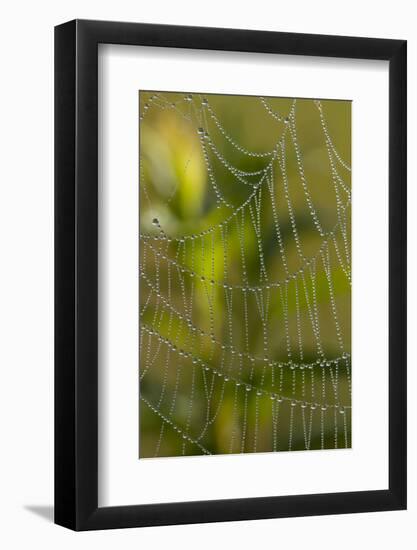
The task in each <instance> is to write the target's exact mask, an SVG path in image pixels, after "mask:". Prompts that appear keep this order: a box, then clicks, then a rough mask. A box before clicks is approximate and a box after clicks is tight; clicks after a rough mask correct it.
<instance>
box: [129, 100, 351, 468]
mask: <svg viewBox="0 0 417 550" xmlns="http://www.w3.org/2000/svg"><path fill="white" fill-rule="evenodd" d="M236 97H237V96H210V95H202V94H179V93H177V94H174V93H162V92H141V93H140V143H141V146H140V246H139V248H140V266H139V279H140V311H139V315H140V346H139V352H140V365H139V380H140V382H139V394H140V453H139V454H140V457H156V456H179V455H199V454H218V453H244V452H267V451H291V450H310V449H328V448H347V447H350V445H351V357H350V289H351V254H350V204H351V185H350V171H351V169H350V165H349V163H348V161H347V160H346V159H345V158H343V156H342V155H341V154H340V153H339V149H338V148H336V146H335V142H334V139H333V138H332V136H331V132H330V130H329V127H330V125H329V121H328V119H327V116H326V112H327V107H328V106H330V104H331V102H329V101H319V100H304V99H303V100H301V99H288V98H282V99H279V98H264V97H250V98H249V97H246V98H245V97H240V96H239V98H238V99H239V101H241V102H242V101H243V102H244V101H246V102H247V103H243V104H242V103H241V104H240V105H243V111H242V109H241V111H240V114H242V112H243V113H244V114H245V107H244V106H245V105H246V104H247V106H248V109H247V110H248V116H247V117H246V116H244V117H243V118H244V120H243V122H244V124H245V125H246V127H248V126H249V128H250V132H251V130H252V128H253V133H254V135H257V134H259V132H261V133H262V132H263V129H265V133H266V134H268V136H273V140H272V141H271V142H270V143H268V144H266V145H267V146H266V147H265V148H264V150H258V148H256V149H255V148H254V147H253V145H252V146H249V145H246V144H243V143H241V142H240V141H239V132H238V128H239V124H236V121H235V120H234V123H233V124H231V125H230V128H231V129H229V126H228V120H232V119H231V116H228V112H229V114H230V113H232V112H233V105H235V104H236V102H237V99H236ZM335 103H344V104H348V102H333V105H334V104H335ZM344 108H345V110H346V109H348V111H346V112H349V115H350V104H348V106H346V105H345V106H344ZM330 111H331V109H330ZM332 112H333V111H332ZM223 119H225V121H224V120H223ZM329 120H330V119H329ZM232 122H233V120H232ZM240 122H242V120H241V121H240ZM306 128H309V129H310V128H313V129H314V131H311V132H310V130H309V136H308V139H304V138H303V136H302V135H301V134H302V131H303V130H305V129H306ZM343 130H345V131H344V133H342V135H344V140H345V142H346V143H347V145H346V143H345V144H343V145H344V149H340V150H345V149H346V147H347V148H349V147H350V121H349V125H346V128H345V129H343ZM250 132H249V133H250ZM246 134H247V132H246ZM242 141H243V138H242ZM260 141H261V142H262V143H263V144H265V139H263V140H260ZM184 151H185V153H184ZM312 167H313V168H314V170H313V169H312ZM323 182H325V184H326V185H325V184H324V183H323ZM187 193H188V194H187ZM323 197H324V198H325V200H324V198H323Z"/></svg>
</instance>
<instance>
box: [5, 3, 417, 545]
mask: <svg viewBox="0 0 417 550" xmlns="http://www.w3.org/2000/svg"><path fill="white" fill-rule="evenodd" d="M282 4H283V5H282V6H281V5H280V2H279V1H278V0H272V1H270V2H269V1H267V0H258V1H257V2H256V4H247V5H243V2H242V1H240V2H229V4H228V3H226V2H225V1H224V0H204V1H203V2H197V1H194V2H192V1H185V0H159V2H139V1H137V0H136V1H127V0H117V1H115V0H113V1H111V2H110V1H108V0H101V1H98V0H83V1H80V0H72V1H68V0H65V1H61V2H57V1H55V2H53V1H51V0H38V1H36V2H28V1H25V2H22V1H18V0H16V1H15V2H13V3H11V2H10V3H7V4H6V5H5V6H7V7H5V6H3V10H2V12H1V16H2V25H1V31H0V40H1V50H0V51H1V53H2V61H1V64H0V70H1V85H0V94H1V100H0V136H1V137H0V139H1V155H0V159H1V160H0V171H1V173H0V189H1V192H2V197H1V199H0V239H1V248H0V251H1V255H0V266H1V267H0V277H1V285H0V293H1V294H0V323H1V326H0V334H1V336H2V338H1V340H0V342H1V343H0V365H1V372H2V380H1V383H0V518H1V524H2V527H1V529H0V543H2V546H3V547H4V548H7V549H14V548H27V547H30V548H40V547H43V548H46V549H55V548H60V549H63V550H64V549H66V548H73V547H75V545H77V548H91V545H94V546H97V547H99V548H100V549H102V550H104V549H106V548H112V549H113V548H114V547H115V546H116V545H117V546H119V547H121V548H135V549H138V548H157V549H159V548H165V547H166V548H169V549H177V548H182V549H184V548H195V547H198V548H199V549H205V548H210V549H211V550H212V549H213V548H215V547H216V546H217V547H219V546H220V547H229V546H233V547H237V548H248V549H249V548H254V547H260V548H265V547H271V546H272V547H274V548H277V547H291V548H296V549H298V548H304V547H306V548H307V547H308V548H312V549H316V548H320V549H321V550H325V549H332V550H334V549H336V548H337V549H338V550H339V549H340V550H341V549H344V548H346V549H349V550H351V549H352V548H354V547H360V548H362V547H364V546H365V545H369V544H371V545H372V547H376V548H378V550H379V549H385V548H392V547H394V546H399V547H404V548H413V547H414V546H415V544H416V541H417V530H416V522H417V498H416V497H417V493H416V480H417V475H416V470H417V468H416V464H417V461H416V459H417V452H416V451H417V447H416V441H417V430H416V428H417V426H416V411H417V400H416V398H415V392H414V389H415V388H416V382H417V375H416V370H415V365H416V347H415V330H416V321H417V313H416V312H417V303H416V297H417V296H416V288H417V286H416V284H415V283H414V281H415V280H416V276H417V269H416V268H417V262H416V244H417V243H416V230H417V216H415V213H414V207H415V205H416V198H417V197H416V195H417V191H416V187H415V185H414V182H415V181H416V160H415V154H414V151H415V150H416V148H417V134H416V128H417V126H416V105H417V101H416V100H415V97H416V94H417V79H416V77H417V72H416V69H415V67H416V63H417V36H416V26H415V16H414V13H413V3H412V2H411V1H407V0H398V1H397V2H395V3H393V2H386V1H382V0H381V1H379V2H375V1H368V2H363V1H362V2H357V3H354V2H352V0H351V1H350V2H339V3H338V2H335V1H334V0H331V1H326V0H315V1H311V0H298V1H297V2H283V3H282ZM75 17H78V18H89V19H110V20H120V21H144V22H150V23H171V24H186V25H205V26H221V27H241V28H245V27H246V28H258V29H268V30H281V31H293V32H310V33H324V34H345V35H358V36H360V35H362V36H379V37H387V38H404V39H408V40H409V45H408V47H409V77H408V80H409V98H410V100H409V107H408V111H409V151H410V155H409V156H410V160H409V181H410V186H409V204H410V215H409V218H410V220H409V251H410V258H409V279H410V281H411V284H410V288H409V304H410V305H409V310H410V312H409V322H410V329H409V334H410V346H409V388H410V390H409V463H410V468H409V480H410V481H409V492H410V496H409V510H408V511H407V512H393V513H378V514H376V513H375V514H359V515H352V516H334V517H331V516H329V517H320V518H314V517H313V518H301V519H284V520H267V521H265V520H264V521H252V522H244V523H242V522H239V523H231V524H215V525H194V526H176V527H162V528H147V529H142V530H137V529H134V530H122V531H109V532H99V533H81V534H75V533H72V532H70V531H67V530H65V529H62V528H60V527H57V526H54V525H53V524H52V523H51V522H50V521H46V519H45V516H51V511H50V509H49V506H50V505H51V503H52V491H53V485H52V472H53V425H52V417H53V416H52V415H53V395H52V390H53V379H52V368H53V349H52V342H53V286H52V283H53V257H52V247H53V218H52V215H53V26H54V25H56V24H59V23H61V22H64V21H66V20H69V19H73V18H75Z"/></svg>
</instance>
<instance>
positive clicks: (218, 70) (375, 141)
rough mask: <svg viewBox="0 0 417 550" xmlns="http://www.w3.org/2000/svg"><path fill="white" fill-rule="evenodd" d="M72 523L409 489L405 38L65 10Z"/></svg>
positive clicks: (66, 516)
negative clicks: (99, 16)
mask: <svg viewBox="0 0 417 550" xmlns="http://www.w3.org/2000/svg"><path fill="white" fill-rule="evenodd" d="M55 162H56V164H55V196H56V201H55V220H56V225H55V259H56V263H55V266H56V274H55V281H56V287H55V289H56V296H55V303H56V315H55V320H56V325H55V358H56V359H55V442H56V443H55V521H56V523H58V524H60V525H63V526H65V527H68V528H71V529H74V530H91V529H107V528H123V527H140V526H152V525H168V524H178V523H198V522H214V521H235V520H248V519H261V518H278V517H288V516H307V515H323V514H339V513H353V512H371V511H382V510H401V509H405V507H406V42H405V41H403V40H385V39H384V40H382V39H376V38H375V39H374V38H354V37H339V36H319V35H306V34H288V33H279V32H264V31H247V30H235V29H215V28H193V27H175V26H162V25H148V24H141V23H116V22H104V21H79V20H76V21H71V22H68V23H65V24H63V25H60V26H58V27H56V29H55Z"/></svg>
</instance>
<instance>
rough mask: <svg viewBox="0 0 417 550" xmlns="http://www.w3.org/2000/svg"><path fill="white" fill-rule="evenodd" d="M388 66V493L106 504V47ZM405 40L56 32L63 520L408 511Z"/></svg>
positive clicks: (111, 28) (153, 30)
mask: <svg viewBox="0 0 417 550" xmlns="http://www.w3.org/2000/svg"><path fill="white" fill-rule="evenodd" d="M106 43H111V44H123V45H146V46H163V47H173V48H174V47H175V48H193V49H203V50H224V51H240V52H259V53H270V54H291V55H308V56H322V57H338V58H355V59H374V60H387V61H388V62H389V404H388V406H389V488H388V489H387V490H375V491H358V492H347V493H346V492H345V493H333V494H305V495H296V496H272V497H260V498H243V499H230V500H215V501H212V500H210V501H199V502H180V503H167V504H146V505H136V506H118V507H99V506H98V498H97V494H98V467H97V465H98V438H97V435H98V408H97V405H98V350H97V335H98V328H97V327H98V314H97V307H98V291H97V277H98V250H97V247H98V204H97V200H98V151H97V146H98V131H97V128H98V108H97V105H98V76H97V73H98V70H97V68H98V65H97V57H98V56H97V53H98V44H106ZM406 46H407V44H406V41H404V40H386V39H373V38H353V37H341V36H321V35H311V34H292V33H280V32H264V31H249V30H235V29H219V28H197V27H180V26H165V25H149V24H142V23H118V22H106V21H84V20H74V21H70V22H68V23H64V24H62V25H59V26H57V27H56V28H55V523H57V524H59V525H63V526H65V527H68V528H70V529H74V530H77V531H79V530H80V531H81V530H92V529H108V528H124V527H140V526H152V525H169V524H183V523H200V522H215V521H236V520H249V519H261V518H279V517H288V516H309V515H323V514H341V513H352V512H371V511H386V510H401V509H405V508H406V429H407V424H406V114H407V107H406Z"/></svg>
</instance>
